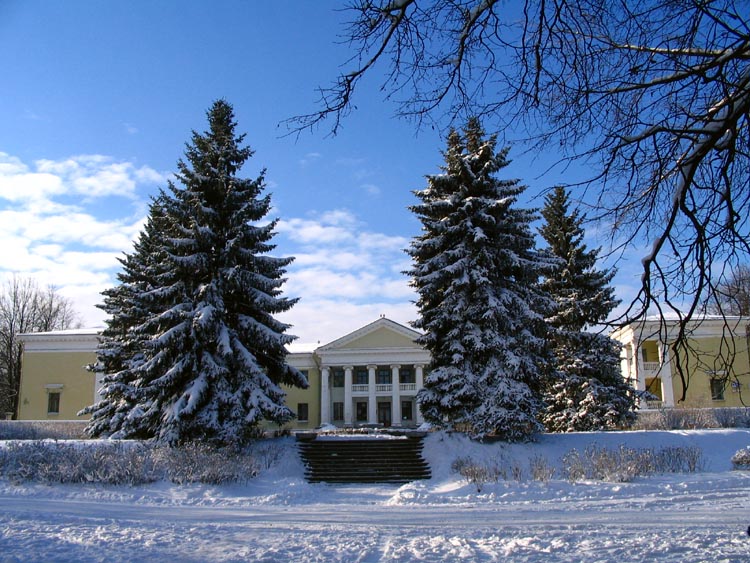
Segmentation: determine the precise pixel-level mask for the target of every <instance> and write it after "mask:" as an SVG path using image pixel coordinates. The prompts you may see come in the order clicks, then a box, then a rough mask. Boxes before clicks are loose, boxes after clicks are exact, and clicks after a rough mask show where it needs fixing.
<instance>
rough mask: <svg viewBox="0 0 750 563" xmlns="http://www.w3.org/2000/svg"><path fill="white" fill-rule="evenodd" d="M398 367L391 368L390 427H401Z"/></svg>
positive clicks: (399, 367)
mask: <svg viewBox="0 0 750 563" xmlns="http://www.w3.org/2000/svg"><path fill="white" fill-rule="evenodd" d="M400 369H401V366H399V365H392V366H391V403H392V404H391V426H401V389H400V387H401V386H400V385H399V376H398V370H400Z"/></svg>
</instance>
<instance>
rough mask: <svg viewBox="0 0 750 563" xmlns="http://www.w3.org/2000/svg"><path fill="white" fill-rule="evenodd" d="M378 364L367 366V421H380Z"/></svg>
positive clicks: (371, 422)
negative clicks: (376, 389)
mask: <svg viewBox="0 0 750 563" xmlns="http://www.w3.org/2000/svg"><path fill="white" fill-rule="evenodd" d="M377 368H378V366H372V365H371V366H367V422H368V423H370V424H377V423H378V399H377V397H376V396H375V370H376V369H377Z"/></svg>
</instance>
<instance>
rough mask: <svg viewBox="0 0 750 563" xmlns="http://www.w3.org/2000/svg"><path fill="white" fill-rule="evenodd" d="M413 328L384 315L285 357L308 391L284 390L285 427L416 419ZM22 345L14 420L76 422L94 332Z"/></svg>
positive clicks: (91, 388)
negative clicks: (288, 416) (291, 417)
mask: <svg viewBox="0 0 750 563" xmlns="http://www.w3.org/2000/svg"><path fill="white" fill-rule="evenodd" d="M418 337H419V333H418V332H416V331H414V330H411V329H410V328H408V327H405V326H403V325H401V324H398V323H396V322H394V321H391V320H389V319H386V318H384V317H382V318H380V319H377V320H376V321H375V322H373V323H370V324H368V325H366V326H364V327H362V328H360V329H358V330H356V331H354V332H352V333H350V334H347V335H346V336H343V337H342V338H339V339H337V340H334V341H333V342H330V343H328V344H325V345H323V346H319V347H317V348H316V349H314V350H311V351H309V352H294V353H290V354H289V356H288V357H287V358H288V361H289V363H290V364H291V365H293V366H294V367H296V368H298V369H300V370H302V371H303V372H305V374H306V375H307V379H308V382H309V384H310V386H309V387H308V388H307V389H297V388H285V391H286V392H287V398H286V401H287V405H288V406H289V407H290V408H291V409H292V410H293V411H295V412H296V414H297V419H296V420H295V421H294V422H293V423H291V424H290V425H288V426H289V427H291V428H295V429H312V428H315V427H317V426H320V425H324V424H331V425H335V426H342V427H348V426H394V427H398V426H402V427H416V426H419V425H420V424H421V423H422V416H421V413H420V412H419V408H418V405H417V402H416V400H415V396H416V394H417V392H418V391H419V390H420V389H421V388H422V384H423V381H424V375H425V369H426V366H427V365H428V364H429V360H430V357H429V354H428V353H427V352H426V351H425V350H424V349H422V348H421V347H420V346H419V345H417V344H416V342H415V341H416V339H417V338H418ZM20 338H21V340H22V341H23V343H24V354H23V360H22V361H23V364H22V372H21V389H20V394H21V397H20V401H19V412H18V418H19V419H21V420H81V419H85V418H86V417H79V416H78V415H77V413H78V412H79V411H80V410H81V409H83V408H84V407H86V406H88V405H90V404H92V403H93V402H94V401H96V400H98V390H99V387H100V382H99V381H98V380H97V379H96V376H95V375H94V374H93V373H92V372H89V371H87V370H86V368H85V366H86V365H87V364H90V363H93V362H94V361H95V359H96V347H97V343H98V333H97V331H96V330H72V331H55V332H48V333H32V334H23V335H20Z"/></svg>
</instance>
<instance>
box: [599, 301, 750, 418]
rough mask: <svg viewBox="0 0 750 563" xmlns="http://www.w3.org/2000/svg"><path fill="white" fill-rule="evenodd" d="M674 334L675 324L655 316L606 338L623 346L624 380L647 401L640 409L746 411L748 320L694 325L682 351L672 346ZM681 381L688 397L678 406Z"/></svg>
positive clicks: (748, 392)
mask: <svg viewBox="0 0 750 563" xmlns="http://www.w3.org/2000/svg"><path fill="white" fill-rule="evenodd" d="M677 334H678V322H677V320H676V319H675V320H665V321H662V320H661V319H659V318H657V317H648V318H646V319H645V320H643V321H639V322H634V323H631V324H630V325H627V326H625V327H622V328H619V329H617V330H615V331H613V332H612V333H611V334H610V336H611V337H612V338H613V339H615V340H617V341H619V342H620V343H621V344H622V352H621V361H622V374H623V377H624V378H625V379H627V380H628V381H629V382H630V383H631V384H632V385H633V386H634V387H635V388H636V390H638V391H648V392H649V394H650V396H651V398H650V399H648V400H644V401H642V402H641V405H640V407H641V408H644V409H648V408H660V407H675V406H679V407H704V408H706V407H708V408H710V407H743V406H750V355H749V350H750V318H748V317H726V319H725V318H721V317H708V316H706V317H701V318H698V319H695V320H692V321H690V323H689V324H688V326H687V330H686V336H687V340H686V343H687V347H686V348H683V347H679V346H676V345H675V341H676V340H677ZM678 363H679V366H680V367H681V368H682V374H680V373H679V371H678V369H677V366H678ZM683 378H684V379H685V381H686V383H687V393H686V394H685V400H684V401H681V398H682V389H683Z"/></svg>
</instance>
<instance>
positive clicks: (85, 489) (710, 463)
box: [0, 430, 750, 563]
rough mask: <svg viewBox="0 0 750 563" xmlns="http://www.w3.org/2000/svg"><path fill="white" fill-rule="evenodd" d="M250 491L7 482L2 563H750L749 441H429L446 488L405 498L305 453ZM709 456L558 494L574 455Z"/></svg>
mask: <svg viewBox="0 0 750 563" xmlns="http://www.w3.org/2000/svg"><path fill="white" fill-rule="evenodd" d="M282 443H283V444H284V445H285V447H286V450H287V452H286V454H285V455H284V456H283V458H282V460H281V461H280V463H279V464H278V465H277V466H276V467H274V468H272V469H271V470H268V471H266V472H264V473H263V474H262V475H260V476H259V477H258V478H256V479H254V480H252V481H251V482H250V483H249V484H246V485H233V486H223V487H213V486H205V485H200V486H199V485H192V486H176V485H172V484H168V483H163V482H160V483H155V484H152V485H147V486H141V487H115V486H98V485H97V486H91V485H88V486H86V485H65V486H45V485H34V484H24V485H12V484H9V483H8V482H6V481H0V562H1V563H6V562H24V563H25V562H33V561H66V562H69V561H70V562H73V561H76V562H78V561H103V562H104V561H106V562H108V563H110V562H116V561H171V562H182V561H187V562H196V563H197V562H204V561H264V562H272V561H273V562H275V561H295V562H304V561H326V562H330V561H346V562H349V561H352V562H374V561H441V562H442V561H457V560H458V561H530V562H541V561H544V562H548V561H576V562H577V561H586V562H605V561H612V562H618V563H624V562H629V561H667V562H699V561H700V562H704V561H711V562H722V561H726V562H729V561H731V562H747V561H750V537H748V535H747V528H748V525H750V472H742V471H731V462H730V458H731V457H732V455H733V454H734V453H735V452H736V451H737V450H739V449H741V448H743V447H747V446H749V445H750V430H703V431H675V432H659V431H654V432H629V433H606V434H603V433H591V434H569V435H546V436H543V437H542V439H541V441H540V442H539V443H536V444H529V445H512V446H508V445H503V444H492V445H484V446H483V445H479V444H475V443H471V442H468V441H467V440H465V439H463V438H461V437H458V436H451V435H445V434H442V433H435V434H432V435H430V436H429V438H428V440H427V444H426V447H425V456H426V457H427V458H428V460H429V461H430V464H431V467H432V472H433V477H432V479H431V480H429V481H422V482H414V483H409V484H407V485H404V486H400V487H399V486H388V485H377V486H355V485H344V486H332V485H326V484H308V483H306V482H305V481H304V479H303V477H302V475H303V469H302V466H301V463H300V461H299V460H298V458H297V456H296V451H295V449H294V442H293V441H292V440H290V439H283V440H282ZM592 443H596V444H597V445H598V446H601V447H606V448H612V449H616V448H618V447H619V446H620V445H622V444H625V445H627V446H629V447H633V448H645V447H653V448H657V449H658V448H662V447H668V446H680V447H685V446H697V447H699V448H701V449H702V451H703V454H704V458H703V462H704V470H703V471H702V472H700V473H693V474H682V475H674V474H671V475H659V476H652V477H645V478H637V479H636V480H635V481H633V482H630V483H602V482H589V481H586V482H578V483H570V482H568V481H567V480H565V479H562V478H561V477H559V476H553V478H552V479H551V480H549V481H547V482H541V481H532V480H529V477H528V467H529V459H531V458H532V457H534V456H543V457H544V458H546V459H547V460H548V461H549V462H550V464H551V465H553V466H554V467H556V468H557V470H558V475H559V461H560V458H561V457H562V456H563V455H564V454H565V453H567V452H569V451H570V450H571V449H573V448H576V449H578V450H579V451H583V450H584V449H585V448H586V447H587V446H588V445H590V444H592ZM459 456H470V457H472V459H475V460H494V461H497V460H502V462H503V463H506V464H508V465H510V466H512V465H516V466H518V467H522V468H523V469H524V476H523V479H524V480H522V481H520V482H519V481H516V480H515V479H511V480H509V481H501V482H499V483H488V484H486V485H485V486H484V488H483V489H482V492H481V493H477V489H476V487H475V486H473V485H470V484H467V483H466V482H465V481H464V480H463V479H462V478H461V477H460V476H459V475H456V474H454V473H452V471H451V464H452V462H453V461H454V460H455V459H456V458H457V457H459Z"/></svg>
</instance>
